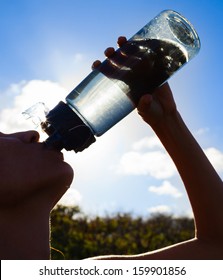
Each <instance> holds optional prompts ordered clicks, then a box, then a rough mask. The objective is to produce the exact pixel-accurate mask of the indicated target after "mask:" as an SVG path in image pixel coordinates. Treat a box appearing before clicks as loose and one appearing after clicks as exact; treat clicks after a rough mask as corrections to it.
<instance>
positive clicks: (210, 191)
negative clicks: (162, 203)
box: [153, 111, 223, 238]
mask: <svg viewBox="0 0 223 280" xmlns="http://www.w3.org/2000/svg"><path fill="white" fill-rule="evenodd" d="M153 129H154V131H155V133H156V134H157V136H158V137H159V139H160V140H161V142H162V143H163V145H164V147H165V148H166V150H167V151H168V153H169V155H170V156H171V158H172V160H173V161H174V163H175V165H176V167H177V169H178V171H179V173H180V176H181V178H182V180H183V182H184V185H185V187H186V190H187V193H188V196H189V199H190V202H191V205H192V208H193V211H194V215H195V220H196V225H197V236H198V237H202V238H211V237H213V236H214V237H215V238H216V235H219V238H220V236H222V234H223V226H222V222H221V219H222V216H221V211H222V210H223V206H222V205H223V184H222V180H221V179H220V177H219V176H218V174H217V173H216V171H215V170H214V168H213V166H212V165H211V163H210V162H209V160H208V159H207V157H206V155H205V154H204V152H203V151H202V149H201V147H200V146H199V145H198V143H197V141H196V140H195V139H194V137H193V136H192V134H191V133H190V131H189V130H188V128H187V127H186V125H185V124H184V122H183V120H182V118H181V116H180V114H179V113H178V112H177V111H176V112H175V113H174V114H172V115H170V116H168V117H166V118H165V120H163V121H161V122H159V123H158V124H156V125H155V126H154V127H153Z"/></svg>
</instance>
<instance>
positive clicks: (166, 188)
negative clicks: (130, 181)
mask: <svg viewBox="0 0 223 280" xmlns="http://www.w3.org/2000/svg"><path fill="white" fill-rule="evenodd" d="M148 190H149V191H150V192H153V193H155V194H157V195H170V196H172V197H175V198H179V197H181V196H183V194H182V193H181V192H180V191H178V189H177V188H175V187H174V186H173V185H172V184H171V183H170V182H168V181H163V183H162V184H161V185H160V186H158V187H157V186H150V187H149V188H148Z"/></svg>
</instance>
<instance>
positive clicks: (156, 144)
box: [132, 136, 162, 151]
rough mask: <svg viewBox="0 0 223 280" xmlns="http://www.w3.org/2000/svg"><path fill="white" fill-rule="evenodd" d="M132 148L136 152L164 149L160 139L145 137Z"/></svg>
mask: <svg viewBox="0 0 223 280" xmlns="http://www.w3.org/2000/svg"><path fill="white" fill-rule="evenodd" d="M132 147H133V149H134V150H136V151H142V150H143V149H153V148H162V144H161V142H160V140H159V138H158V137H156V136H151V137H144V138H142V139H141V140H139V141H137V142H135V143H134V144H133V145H132Z"/></svg>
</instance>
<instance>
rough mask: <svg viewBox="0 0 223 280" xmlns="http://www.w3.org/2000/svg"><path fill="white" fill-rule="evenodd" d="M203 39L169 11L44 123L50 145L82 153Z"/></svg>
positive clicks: (195, 50)
mask: <svg viewBox="0 0 223 280" xmlns="http://www.w3.org/2000/svg"><path fill="white" fill-rule="evenodd" d="M199 49H200V40H199V37H198V35H197V33H196V31H195V30H194V28H193V26H192V25H191V23H190V22H189V21H188V20H187V19H185V18H184V17H183V16H182V15H180V14H179V13H177V12H175V11H172V10H165V11H163V12H161V13H160V14H159V15H158V16H156V17H155V18H154V19H152V20H151V21H150V22H149V23H148V24H146V25H145V26H144V27H143V28H142V29H141V30H139V31H138V32H137V33H136V34H135V35H134V36H133V37H131V38H130V39H129V40H128V41H127V42H126V43H125V44H124V45H123V46H122V47H121V48H119V49H118V50H116V52H115V53H114V54H113V55H112V56H111V57H110V58H107V59H106V60H105V61H103V62H102V64H101V65H100V66H99V67H98V68H97V69H95V70H93V71H92V72H91V73H90V74H89V75H88V76H87V77H86V78H85V79H84V80H83V81H82V82H81V83H80V84H79V85H78V86H77V87H76V88H74V90H72V91H71V93H70V94H69V95H68V96H67V97H66V102H65V103H64V102H62V101H61V102H60V103H59V104H58V105H57V106H56V107H55V108H53V109H52V110H51V111H49V113H48V114H47V115H46V120H45V121H43V122H42V123H41V126H42V129H43V130H44V131H45V132H46V133H47V134H48V135H49V137H48V138H47V140H46V141H45V143H46V145H47V146H48V147H49V148H55V149H58V150H61V149H63V148H65V149H66V150H74V151H75V152H79V151H82V150H84V149H85V148H87V147H88V146H89V145H91V144H92V143H93V142H94V141H95V140H96V138H95V136H101V135H102V134H103V133H105V132H106V131H107V130H108V129H110V128H111V127H112V126H114V125H115V124H116V123H118V122H119V121H120V120H121V119H123V118H124V117H125V116H126V115H128V114H129V113H130V112H131V111H133V110H134V109H135V107H136V106H137V104H138V101H139V99H140V97H141V96H142V95H143V94H145V93H149V92H152V91H153V90H154V89H155V88H157V87H159V86H161V85H162V84H163V83H164V82H166V81H167V80H168V78H169V77H170V76H172V75H173V74H174V73H175V72H176V71H178V70H179V69H180V68H181V67H182V66H183V65H185V64H186V63H187V62H188V61H189V60H191V59H192V58H193V57H194V56H195V55H196V54H197V53H198V51H199Z"/></svg>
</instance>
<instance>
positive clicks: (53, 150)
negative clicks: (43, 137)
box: [41, 142, 64, 161]
mask: <svg viewBox="0 0 223 280" xmlns="http://www.w3.org/2000/svg"><path fill="white" fill-rule="evenodd" d="M41 145H42V149H43V150H44V151H46V152H49V153H52V154H54V155H56V156H57V157H58V158H59V159H60V160H62V161H64V155H63V153H62V152H61V151H59V150H56V149H53V148H51V147H48V146H47V145H45V143H44V142H43V143H41Z"/></svg>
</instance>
